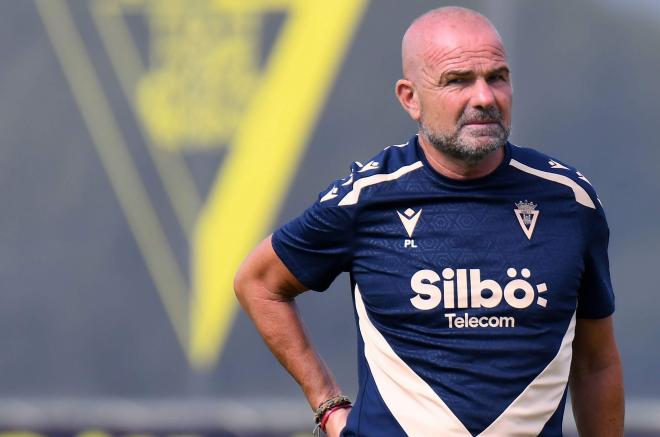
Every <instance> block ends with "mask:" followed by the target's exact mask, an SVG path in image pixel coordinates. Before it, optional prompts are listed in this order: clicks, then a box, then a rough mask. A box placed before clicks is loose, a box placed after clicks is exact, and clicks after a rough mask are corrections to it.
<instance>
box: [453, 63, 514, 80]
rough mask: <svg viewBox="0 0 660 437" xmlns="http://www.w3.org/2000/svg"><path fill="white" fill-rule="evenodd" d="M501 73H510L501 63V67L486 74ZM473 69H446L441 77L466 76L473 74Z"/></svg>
mask: <svg viewBox="0 0 660 437" xmlns="http://www.w3.org/2000/svg"><path fill="white" fill-rule="evenodd" d="M501 73H507V74H508V73H510V71H509V67H507V66H506V65H503V66H501V67H498V68H496V69H494V70H491V71H489V72H488V73H487V74H488V75H489V76H490V75H493V74H501ZM474 74H475V73H474V71H473V70H447V71H445V72H443V73H442V75H441V78H443V79H444V78H446V77H467V76H472V75H474Z"/></svg>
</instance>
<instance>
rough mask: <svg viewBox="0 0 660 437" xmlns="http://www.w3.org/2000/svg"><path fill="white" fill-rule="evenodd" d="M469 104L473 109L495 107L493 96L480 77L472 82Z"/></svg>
mask: <svg viewBox="0 0 660 437" xmlns="http://www.w3.org/2000/svg"><path fill="white" fill-rule="evenodd" d="M470 103H471V104H472V106H473V107H475V108H490V107H492V106H494V105H495V94H494V93H493V90H492V89H491V87H490V84H489V83H488V82H487V81H486V80H485V79H484V78H481V77H480V78H478V79H477V80H476V81H475V82H474V89H473V92H472V98H471V99H470Z"/></svg>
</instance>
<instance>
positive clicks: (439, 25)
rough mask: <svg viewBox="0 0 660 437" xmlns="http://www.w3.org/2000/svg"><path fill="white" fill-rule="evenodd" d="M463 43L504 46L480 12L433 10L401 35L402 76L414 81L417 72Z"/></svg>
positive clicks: (454, 7) (453, 7) (446, 9)
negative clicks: (477, 42) (468, 41)
mask: <svg viewBox="0 0 660 437" xmlns="http://www.w3.org/2000/svg"><path fill="white" fill-rule="evenodd" d="M466 40H472V41H474V40H481V41H484V42H486V43H490V44H492V45H499V47H500V48H501V51H502V54H504V45H503V44H502V39H501V38H500V35H499V33H498V32H497V30H496V29H495V26H493V24H492V23H491V22H490V20H488V18H486V17H485V16H483V15H481V14H480V13H478V12H476V11H473V10H471V9H466V8H461V7H457V6H447V7H443V8H438V9H433V10H431V11H429V12H427V13H425V14H424V15H422V16H420V17H418V18H417V19H416V20H415V21H413V22H412V24H411V25H410V27H408V30H406V33H405V34H404V36H403V41H402V44H401V58H402V67H403V77H405V78H407V79H411V80H414V79H415V78H416V76H417V74H418V72H419V70H420V69H422V68H424V67H425V66H426V65H427V64H428V63H431V64H433V63H434V62H436V61H438V60H440V59H441V58H442V57H443V56H446V55H447V54H448V53H451V52H452V51H453V50H454V49H456V48H457V47H460V45H461V44H462V43H463V42H464V41H466Z"/></svg>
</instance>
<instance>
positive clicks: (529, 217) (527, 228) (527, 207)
mask: <svg viewBox="0 0 660 437" xmlns="http://www.w3.org/2000/svg"><path fill="white" fill-rule="evenodd" d="M537 206H538V205H536V204H534V203H532V202H529V201H527V200H524V201H522V202H516V208H515V209H514V210H513V211H514V212H515V213H516V218H517V219H518V223H519V224H520V227H521V228H522V230H523V232H524V233H525V236H527V239H528V240H531V239H532V234H533V233H534V228H535V227H536V220H537V219H538V218H539V213H540V211H538V210H537V209H536V207H537Z"/></svg>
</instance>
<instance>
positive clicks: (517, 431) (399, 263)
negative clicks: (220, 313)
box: [235, 7, 623, 437]
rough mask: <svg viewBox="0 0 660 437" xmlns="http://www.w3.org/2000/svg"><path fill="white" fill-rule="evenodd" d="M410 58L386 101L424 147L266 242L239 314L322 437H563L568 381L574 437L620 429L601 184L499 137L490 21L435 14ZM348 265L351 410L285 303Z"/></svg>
mask: <svg viewBox="0 0 660 437" xmlns="http://www.w3.org/2000/svg"><path fill="white" fill-rule="evenodd" d="M402 57H403V75H404V78H403V79H401V80H399V81H398V82H397V84H396V95H397V97H398V99H399V101H400V103H401V105H402V106H403V108H404V109H405V110H406V111H407V112H408V114H409V115H410V116H411V117H412V118H413V119H414V120H416V121H417V122H418V123H419V132H418V135H417V136H416V137H414V138H412V139H411V140H410V141H408V143H406V144H402V145H397V146H391V147H388V148H386V149H385V150H384V151H382V152H381V153H379V154H378V155H376V156H375V157H374V158H373V159H372V160H370V161H369V162H368V163H367V164H364V165H361V164H358V163H355V164H354V165H353V167H352V171H351V173H350V175H349V176H347V177H346V178H344V179H340V180H337V181H335V182H334V183H333V184H332V185H331V186H330V187H329V188H328V189H327V190H326V191H324V192H323V193H322V194H321V196H320V197H319V200H318V201H317V202H316V203H315V204H314V205H313V206H312V207H310V208H309V209H308V210H307V211H305V213H304V214H303V215H301V216H300V217H298V218H297V219H295V220H293V221H292V222H290V223H288V224H287V225H285V226H284V227H283V228H281V229H279V230H277V231H276V232H275V233H274V234H273V235H272V236H271V237H269V238H267V239H266V240H264V241H263V242H262V243H261V244H260V245H259V246H258V247H257V248H256V249H255V250H254V252H253V253H252V254H251V255H250V256H249V257H248V258H247V259H246V260H245V262H244V264H243V266H242V267H241V269H240V270H239V272H238V274H237V276H236V281H235V288H236V293H237V296H238V298H239V300H240V301H241V304H242V305H243V307H244V308H245V310H246V311H247V312H248V314H249V315H250V316H251V317H252V319H253V320H254V323H255V324H256V326H257V328H258V329H259V331H260V333H261V335H262V336H263V338H264V339H265V341H266V343H267V344H268V346H269V347H270V349H271V350H272V351H273V353H274V354H275V356H276V357H277V358H278V359H279V361H280V362H281V363H282V365H283V366H284V367H285V368H286V369H287V370H288V371H289V372H290V373H291V375H292V376H293V377H294V378H295V379H296V381H297V382H298V383H299V384H300V386H301V387H302V389H303V391H304V393H305V395H306V397H307V399H308V401H309V403H310V405H311V406H312V408H314V409H316V408H317V407H319V406H320V408H319V410H318V411H317V413H318V414H317V420H318V421H319V422H321V424H322V425H323V427H324V428H325V429H326V430H327V432H328V434H329V435H331V436H337V435H339V434H340V432H341V435H343V436H357V435H359V436H404V435H409V436H420V437H429V436H471V435H481V436H514V435H515V436H534V435H542V436H558V435H561V423H562V416H563V409H564V403H565V399H566V387H567V383H568V384H569V385H570V388H571V396H572V402H573V409H574V414H575V418H576V422H577V425H578V429H579V432H580V435H581V436H598V437H604V436H621V435H623V385H622V377H621V365H620V361H619V355H618V351H617V348H616V344H615V341H614V336H613V332H612V320H611V314H612V313H613V310H614V302H613V293H612V288H611V284H610V278H609V267H608V259H607V241H608V232H609V231H608V228H607V224H606V222H605V217H604V213H603V209H602V207H601V205H600V201H599V200H598V198H597V197H596V194H595V192H594V190H593V188H592V187H591V185H590V184H589V182H588V181H587V180H586V178H584V176H582V175H581V174H580V173H579V172H577V171H576V170H575V169H573V168H571V167H570V166H568V165H566V164H563V163H560V162H559V161H558V160H554V159H551V158H549V157H546V156H545V155H543V154H541V153H539V152H537V151H534V150H531V149H525V148H520V147H517V146H513V145H512V144H510V143H508V142H507V138H508V135H509V129H510V125H511V102H512V88H511V83H510V78H509V66H508V64H507V59H506V53H505V51H504V47H503V45H502V41H501V39H500V36H499V35H498V33H497V31H496V30H495V28H494V27H493V26H492V24H491V23H490V22H489V21H488V20H487V19H486V18H485V17H483V16H482V15H480V14H478V13H476V12H474V11H471V10H468V9H463V8H457V7H448V8H440V9H436V10H433V11H430V12H428V13H427V14H425V15H423V16H421V17H419V18H418V19H417V20H415V21H414V22H413V23H412V25H411V26H410V27H409V28H408V30H407V32H406V34H405V36H404V38H403V45H402ZM342 271H348V272H350V275H351V287H352V291H353V297H354V303H355V311H356V316H357V325H358V330H359V335H358V343H359V344H358V360H359V380H360V389H359V394H358V396H357V399H356V402H355V404H354V405H353V408H352V409H351V408H349V405H348V403H347V402H346V400H345V399H343V398H338V397H337V395H339V394H340V393H341V390H340V388H339V387H338V386H337V384H336V382H335V380H334V378H333V376H332V374H331V372H330V370H329V369H328V368H327V367H326V366H325V364H324V363H323V361H322V360H321V358H320V357H319V356H318V355H317V353H316V352H315V350H314V348H313V346H312V345H311V344H310V342H309V339H308V337H307V335H306V334H305V331H304V328H303V326H302V323H301V321H300V318H299V316H298V313H297V311H296V307H295V304H294V298H295V296H296V295H298V294H299V293H302V292H303V291H305V290H307V289H314V290H319V291H322V290H325V289H326V288H327V287H328V286H329V285H330V283H331V282H332V280H333V279H334V278H335V277H336V276H337V275H338V274H339V273H340V272H342ZM569 370H570V373H569ZM569 375H570V377H569ZM326 401H327V402H326ZM324 402H325V403H324ZM342 430H343V431H342Z"/></svg>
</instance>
